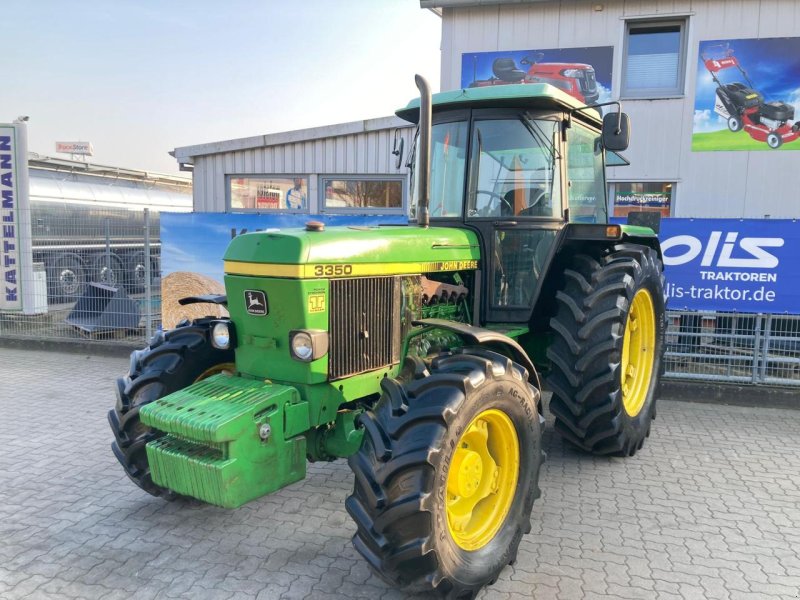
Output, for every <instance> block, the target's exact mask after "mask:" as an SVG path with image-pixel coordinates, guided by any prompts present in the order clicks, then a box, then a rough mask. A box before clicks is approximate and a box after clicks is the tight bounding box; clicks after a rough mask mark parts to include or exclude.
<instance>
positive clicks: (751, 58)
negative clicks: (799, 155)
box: [692, 38, 800, 152]
mask: <svg viewBox="0 0 800 600" xmlns="http://www.w3.org/2000/svg"><path fill="white" fill-rule="evenodd" d="M798 119H800V38H770V39H749V40H709V41H703V42H700V50H699V54H698V64H697V88H696V93H695V110H694V128H693V135H692V150H693V151H695V152H707V151H714V150H778V149H783V150H800V143H793V142H796V141H797V140H798V138H800V120H798Z"/></svg>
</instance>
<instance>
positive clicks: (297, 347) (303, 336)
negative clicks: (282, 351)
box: [292, 331, 314, 360]
mask: <svg viewBox="0 0 800 600" xmlns="http://www.w3.org/2000/svg"><path fill="white" fill-rule="evenodd" d="M292 354H294V356H295V358H299V359H300V360H311V357H312V356H314V344H313V342H312V341H311V336H310V335H308V334H307V333H306V332H305V331H298V332H297V333H295V334H294V337H293V338H292Z"/></svg>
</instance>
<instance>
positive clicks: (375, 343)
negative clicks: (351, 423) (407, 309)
mask: <svg viewBox="0 0 800 600" xmlns="http://www.w3.org/2000/svg"><path fill="white" fill-rule="evenodd" d="M330 304H331V306H330V348H329V351H328V376H329V378H330V379H341V378H342V377H347V376H349V375H355V374H356V373H363V372H364V371H371V370H373V369H379V368H380V367H383V366H386V365H391V364H394V363H396V362H397V361H398V360H399V354H400V348H399V345H400V340H399V337H400V318H399V313H400V280H399V279H398V278H397V277H363V278H358V279H332V280H331V303H330Z"/></svg>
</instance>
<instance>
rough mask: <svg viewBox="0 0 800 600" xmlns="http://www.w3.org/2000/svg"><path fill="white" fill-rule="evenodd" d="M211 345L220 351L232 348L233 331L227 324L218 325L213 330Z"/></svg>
mask: <svg viewBox="0 0 800 600" xmlns="http://www.w3.org/2000/svg"><path fill="white" fill-rule="evenodd" d="M211 345H212V346H214V348H219V349H220V350H227V349H228V348H230V346H231V331H230V329H228V324H227V323H217V324H216V325H214V327H212V328H211Z"/></svg>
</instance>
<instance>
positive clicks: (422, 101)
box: [414, 75, 431, 227]
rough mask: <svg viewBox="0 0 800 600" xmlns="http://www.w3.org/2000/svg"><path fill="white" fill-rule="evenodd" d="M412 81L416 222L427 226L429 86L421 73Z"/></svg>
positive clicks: (428, 215)
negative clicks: (416, 121) (415, 95)
mask: <svg viewBox="0 0 800 600" xmlns="http://www.w3.org/2000/svg"><path fill="white" fill-rule="evenodd" d="M414 81H415V83H416V84H417V88H418V89H419V147H418V148H417V152H419V173H417V177H418V178H419V179H418V181H419V201H418V203H417V223H418V224H419V226H420V227H428V225H429V224H430V214H429V211H428V207H429V205H430V201H431V88H430V86H429V85H428V82H427V81H426V80H425V78H424V77H423V76H422V75H415V76H414Z"/></svg>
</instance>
